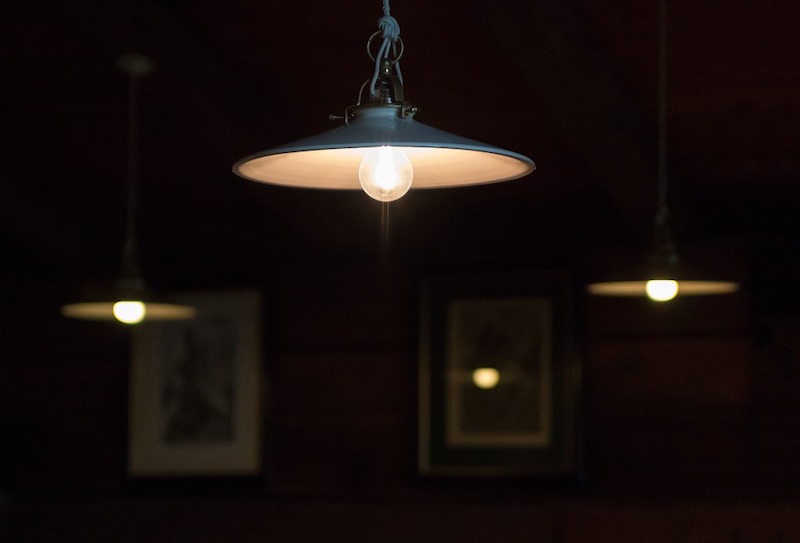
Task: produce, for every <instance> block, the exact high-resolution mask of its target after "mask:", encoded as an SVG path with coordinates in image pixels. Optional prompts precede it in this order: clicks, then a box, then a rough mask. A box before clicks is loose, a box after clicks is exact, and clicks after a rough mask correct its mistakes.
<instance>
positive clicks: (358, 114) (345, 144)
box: [233, 105, 536, 190]
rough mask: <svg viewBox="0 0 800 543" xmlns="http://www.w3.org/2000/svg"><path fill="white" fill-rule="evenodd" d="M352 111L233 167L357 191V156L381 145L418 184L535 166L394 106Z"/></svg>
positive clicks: (490, 178)
mask: <svg viewBox="0 0 800 543" xmlns="http://www.w3.org/2000/svg"><path fill="white" fill-rule="evenodd" d="M352 113H353V115H354V117H353V119H352V120H350V121H349V122H347V123H345V124H344V125H343V126H340V127H338V128H335V129H333V130H329V131H328V132H323V133H321V134H318V135H316V136H311V137H308V138H304V139H301V140H298V141H295V142H292V143H288V144H286V145H282V146H279V147H274V148H272V149H269V150H267V151H262V152H260V153H255V154H253V155H250V156H248V157H245V158H243V159H241V160H239V161H238V162H236V163H235V164H234V165H233V171H234V173H236V174H237V175H239V176H241V177H243V178H245V179H249V180H251V181H258V182H261V183H270V184H275V185H285V186H291V187H304V188H317V189H358V190H360V189H361V185H360V182H359V178H358V169H359V166H360V165H361V161H362V160H363V159H364V156H365V155H366V154H367V152H368V151H369V150H370V149H374V148H376V147H380V146H384V145H385V146H391V147H393V148H398V149H401V150H402V151H403V152H404V153H405V154H406V156H407V157H408V159H409V160H410V161H411V165H412V167H413V169H414V181H413V184H412V186H411V188H417V189H425V188H441V187H456V186H465V185H480V184H486V183H497V182H500V181H510V180H512V179H517V178H520V177H523V176H525V175H527V174H529V173H531V172H532V171H533V170H534V169H535V167H536V166H535V165H534V163H533V161H532V160H531V159H529V158H528V157H526V156H524V155H521V154H518V153H514V152H512V151H507V150H505V149H501V148H499V147H494V146H491V145H487V144H485V143H480V142H478V141H475V140H471V139H469V138H464V137H461V136H456V135H454V134H450V133H448V132H445V131H443V130H438V129H436V128H432V127H430V126H427V125H424V124H422V123H420V122H418V121H415V120H414V119H413V118H412V117H411V116H406V117H403V116H401V115H400V107H399V106H386V105H380V106H369V105H368V106H358V107H355V108H353V111H352Z"/></svg>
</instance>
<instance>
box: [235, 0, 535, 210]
mask: <svg viewBox="0 0 800 543" xmlns="http://www.w3.org/2000/svg"><path fill="white" fill-rule="evenodd" d="M383 14H384V15H383V17H381V18H380V19H379V21H378V27H379V30H378V31H377V32H375V33H374V34H373V35H372V36H371V37H370V38H369V40H368V41H367V52H368V54H369V56H370V58H371V59H372V60H374V61H375V70H374V73H373V76H372V79H371V80H368V81H366V82H365V83H364V84H363V85H362V87H361V91H360V92H359V97H358V101H357V103H356V104H355V105H353V106H350V107H348V108H347V109H346V110H345V113H344V116H343V117H341V118H340V119H341V120H343V121H344V124H343V125H341V126H339V127H338V128H335V129H333V130H330V131H328V132H323V133H321V134H318V135H315V136H311V137H308V138H305V139H301V140H298V141H295V142H292V143H288V144H285V145H281V146H279V147H274V148H272V149H268V150H266V151H261V152H259V153H255V154H252V155H250V156H247V157H245V158H242V159H241V160H239V161H238V162H236V163H235V164H234V165H233V171H234V173H236V174H237V175H239V176H241V177H243V178H245V179H249V180H251V181H258V182H261V183H270V184H275V185H284V186H290V187H305V188H317V189H359V188H360V189H363V190H364V191H365V192H366V193H367V194H368V195H369V196H371V197H372V198H374V199H376V200H379V201H382V202H390V201H393V200H396V199H398V198H400V197H401V196H403V195H404V194H405V193H406V192H407V191H408V190H409V189H410V188H414V189H425V188H439V187H456V186H465V185H479V184H486V183H496V182H500V181H509V180H512V179H517V178H520V177H523V176H525V175H527V174H529V173H531V172H532V171H533V170H534V168H535V165H534V163H533V161H532V160H531V159H529V158H528V157H526V156H523V155H521V154H518V153H515V152H512V151H507V150H505V149H501V148H499V147H494V146H492V145H487V144H485V143H480V142H477V141H474V140H471V139H468V138H464V137H461V136H456V135H454V134H450V133H448V132H444V131H442V130H438V129H436V128H432V127H430V126H427V125H424V124H422V123H420V122H419V121H417V120H415V119H414V115H415V113H416V111H417V110H416V108H415V107H412V106H411V105H410V104H409V103H408V102H406V100H405V97H404V93H403V79H402V74H401V72H400V64H399V61H400V58H401V57H402V56H403V48H404V45H403V41H402V39H401V38H400V27H399V25H398V24H397V21H396V20H395V19H394V17H392V16H391V15H390V12H389V1H388V0H383ZM377 37H380V38H381V39H382V43H381V45H380V47H379V49H378V52H377V54H375V55H373V54H372V52H371V46H372V42H373V40H375V38H377ZM367 87H369V89H368V90H369V97H368V99H367V100H365V101H362V98H363V96H362V95H363V94H364V91H365V89H366V88H367ZM332 118H337V117H333V116H332Z"/></svg>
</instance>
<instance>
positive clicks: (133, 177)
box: [61, 54, 194, 324]
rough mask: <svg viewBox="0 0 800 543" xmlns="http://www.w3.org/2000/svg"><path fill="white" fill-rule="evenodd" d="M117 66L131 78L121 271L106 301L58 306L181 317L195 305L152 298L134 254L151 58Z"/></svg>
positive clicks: (105, 314) (111, 314)
mask: <svg viewBox="0 0 800 543" xmlns="http://www.w3.org/2000/svg"><path fill="white" fill-rule="evenodd" d="M117 66H118V67H119V69H120V70H121V71H122V72H124V73H125V74H126V75H127V76H128V78H129V81H130V91H129V106H128V172H127V173H128V176H127V223H126V229H125V245H124V247H123V257H122V273H121V275H120V277H119V278H118V279H117V281H116V284H115V286H114V289H113V292H112V293H109V296H108V297H107V298H106V300H107V301H83V302H78V303H72V304H67V305H64V306H62V307H61V314H62V315H64V316H66V317H72V318H76V319H87V320H106V321H111V320H115V319H116V320H117V321H119V322H122V323H125V324H137V323H139V322H142V321H143V320H145V319H146V320H148V321H149V320H183V319H190V318H192V317H194V308H192V307H190V306H185V305H177V304H170V303H163V302H158V301H155V300H154V299H153V297H152V294H150V293H149V292H148V290H147V287H146V286H145V282H144V279H143V278H142V275H141V270H140V268H139V263H138V258H137V254H136V197H137V193H136V189H137V181H138V179H137V163H136V162H137V151H138V141H137V140H138V137H137V136H138V114H137V105H138V104H137V98H138V92H137V91H138V84H139V78H140V77H142V76H145V75H147V74H149V73H150V72H151V71H152V69H153V63H152V61H151V60H150V59H149V58H147V57H145V56H142V55H137V54H129V55H124V56H122V57H120V58H119V60H118V62H117Z"/></svg>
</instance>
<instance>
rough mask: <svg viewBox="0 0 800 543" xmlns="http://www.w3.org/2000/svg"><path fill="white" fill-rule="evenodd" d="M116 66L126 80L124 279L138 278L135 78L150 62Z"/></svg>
mask: <svg viewBox="0 0 800 543" xmlns="http://www.w3.org/2000/svg"><path fill="white" fill-rule="evenodd" d="M117 66H118V67H119V69H120V70H121V71H123V72H124V73H125V74H126V75H127V76H128V82H129V83H128V145H127V151H128V164H127V178H126V187H127V194H126V221H125V244H124V245H123V248H122V274H123V276H124V277H126V278H128V279H136V278H138V277H139V276H140V270H139V262H138V255H137V251H138V247H137V243H136V210H137V207H138V196H139V194H138V181H139V171H138V165H139V78H140V77H141V76H143V75H146V74H148V73H150V71H151V70H152V69H153V63H152V61H151V60H150V59H149V58H147V57H145V56H143V55H138V54H128V55H123V56H121V57H120V58H119V60H118V61H117Z"/></svg>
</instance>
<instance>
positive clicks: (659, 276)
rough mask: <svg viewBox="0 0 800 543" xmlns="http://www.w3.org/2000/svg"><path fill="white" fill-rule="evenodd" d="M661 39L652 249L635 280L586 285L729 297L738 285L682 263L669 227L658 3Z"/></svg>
mask: <svg viewBox="0 0 800 543" xmlns="http://www.w3.org/2000/svg"><path fill="white" fill-rule="evenodd" d="M658 21H659V40H658V201H657V209H656V214H655V218H654V221H653V223H654V224H653V226H654V228H653V246H652V249H651V253H650V256H649V258H648V259H647V260H646V261H645V262H644V263H643V265H642V266H641V269H638V270H634V275H633V277H635V279H632V280H616V281H602V282H596V283H592V284H590V285H588V286H587V291H588V292H589V293H590V294H595V295H600V296H647V297H648V298H650V299H651V300H653V301H656V302H666V301H669V300H672V299H674V298H675V297H676V296H678V295H680V296H704V295H713V294H729V293H732V292H736V291H737V290H738V289H739V284H738V283H736V282H732V281H725V280H716V281H711V280H705V279H700V278H697V277H696V276H695V275H693V274H692V272H691V270H689V269H687V268H686V266H685V264H684V263H683V262H681V259H680V256H679V255H678V251H677V249H676V247H675V241H674V238H673V236H672V231H671V229H670V227H669V207H668V205H667V5H666V0H660V2H659V17H658Z"/></svg>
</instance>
